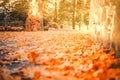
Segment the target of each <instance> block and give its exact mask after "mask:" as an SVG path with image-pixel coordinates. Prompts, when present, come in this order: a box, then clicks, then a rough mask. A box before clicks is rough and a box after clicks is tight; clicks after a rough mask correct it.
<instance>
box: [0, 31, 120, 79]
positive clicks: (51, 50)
mask: <svg viewBox="0 0 120 80" xmlns="http://www.w3.org/2000/svg"><path fill="white" fill-rule="evenodd" d="M113 55H114V51H112V50H109V49H107V48H105V47H103V46H102V45H99V44H98V43H95V42H94V41H92V39H91V36H90V35H89V34H85V33H82V32H79V31H46V32H44V31H43V32H42V31H41V32H0V80H120V68H118V67H116V66H115V64H116V59H114V56H113ZM112 64H114V65H112Z"/></svg>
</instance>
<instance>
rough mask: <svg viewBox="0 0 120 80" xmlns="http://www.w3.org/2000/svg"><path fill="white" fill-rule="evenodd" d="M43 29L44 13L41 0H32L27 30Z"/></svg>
mask: <svg viewBox="0 0 120 80" xmlns="http://www.w3.org/2000/svg"><path fill="white" fill-rule="evenodd" d="M38 30H43V15H42V2H41V0H35V2H34V1H33V0H32V1H31V4H30V10H29V12H28V17H27V19H26V31H38Z"/></svg>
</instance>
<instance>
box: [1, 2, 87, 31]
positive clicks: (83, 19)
mask: <svg viewBox="0 0 120 80" xmlns="http://www.w3.org/2000/svg"><path fill="white" fill-rule="evenodd" d="M29 1H30V0H16V1H14V0H12V1H11V0H1V1H0V26H24V27H25V22H26V18H27V17H28V10H29V8H30V5H29ZM37 1H39V0H37ZM86 1H87V2H86V3H85V0H54V1H53V0H42V4H41V5H42V9H41V10H43V11H42V12H43V26H46V25H48V23H49V22H51V21H53V22H56V23H57V24H61V25H67V26H72V27H73V29H74V28H75V26H76V25H79V26H80V25H82V24H88V23H89V17H88V16H89V11H88V10H89V0H86Z"/></svg>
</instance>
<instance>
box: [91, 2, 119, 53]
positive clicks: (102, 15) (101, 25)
mask: <svg viewBox="0 0 120 80" xmlns="http://www.w3.org/2000/svg"><path fill="white" fill-rule="evenodd" d="M119 5H120V0H91V3H90V15H89V19H90V20H89V31H90V34H91V35H92V36H93V38H94V39H95V40H96V41H99V42H100V43H102V44H103V45H104V46H106V47H109V48H110V49H112V48H113V49H115V50H116V52H117V55H120V54H118V53H119V51H120V27H119V25H120V15H119V14H120V6H119Z"/></svg>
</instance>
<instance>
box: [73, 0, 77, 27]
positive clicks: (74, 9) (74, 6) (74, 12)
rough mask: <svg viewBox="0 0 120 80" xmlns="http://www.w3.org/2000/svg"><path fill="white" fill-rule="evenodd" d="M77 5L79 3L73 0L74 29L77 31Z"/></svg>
mask: <svg viewBox="0 0 120 80" xmlns="http://www.w3.org/2000/svg"><path fill="white" fill-rule="evenodd" d="M76 3H77V0H73V19H72V28H73V29H75V25H76Z"/></svg>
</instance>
